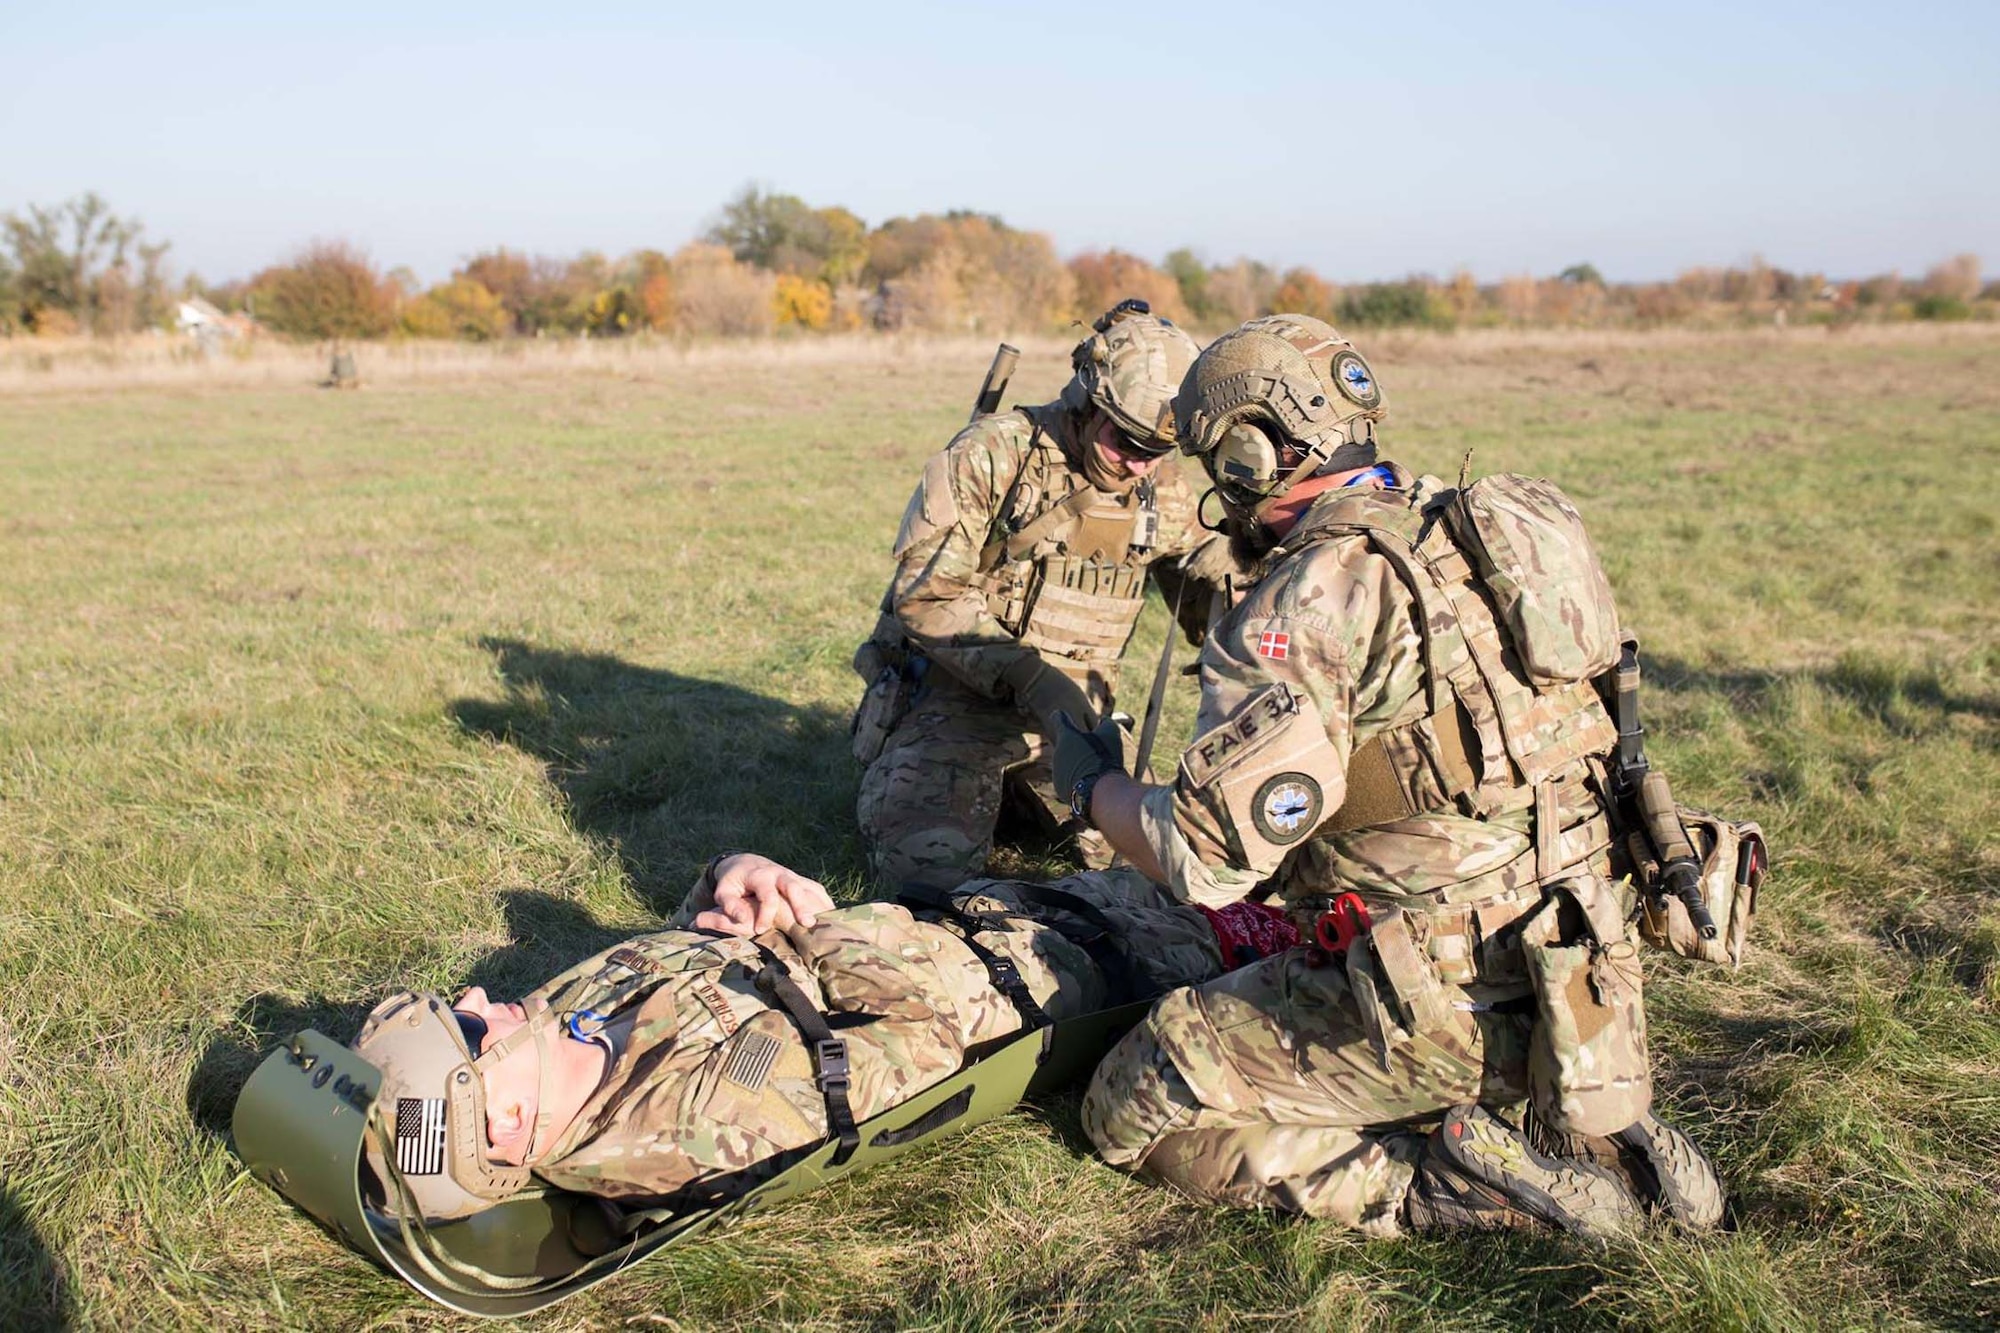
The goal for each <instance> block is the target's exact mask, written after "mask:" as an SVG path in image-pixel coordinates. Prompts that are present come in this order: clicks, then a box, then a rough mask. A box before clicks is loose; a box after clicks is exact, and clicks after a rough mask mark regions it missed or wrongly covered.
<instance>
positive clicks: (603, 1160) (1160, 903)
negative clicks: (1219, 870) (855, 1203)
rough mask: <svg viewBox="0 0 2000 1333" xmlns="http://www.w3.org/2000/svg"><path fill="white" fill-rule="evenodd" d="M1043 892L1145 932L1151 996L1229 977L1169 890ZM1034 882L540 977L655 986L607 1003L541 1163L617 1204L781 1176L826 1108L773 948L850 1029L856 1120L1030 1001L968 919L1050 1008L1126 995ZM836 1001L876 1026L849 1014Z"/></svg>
mask: <svg viewBox="0 0 2000 1333" xmlns="http://www.w3.org/2000/svg"><path fill="white" fill-rule="evenodd" d="M1049 887H1050V888H1053V889H1056V890H1059V891H1063V892H1067V893H1068V894H1071V895H1074V896H1075V897H1077V898H1080V899H1082V900H1084V901H1085V902H1087V903H1089V904H1091V905H1093V906H1095V907H1096V908H1098V909H1099V910H1100V911H1101V912H1102V914H1103V916H1104V917H1105V918H1108V921H1109V924H1110V925H1111V926H1112V927H1114V935H1115V938H1116V939H1118V940H1133V941H1144V942H1145V947H1144V948H1143V949H1135V950H1130V951H1126V950H1123V949H1120V950H1119V951H1118V954H1117V956H1118V957H1120V958H1123V959H1124V960H1125V962H1124V963H1122V964H1121V967H1129V968H1130V969H1131V971H1130V973H1129V976H1130V979H1131V980H1132V981H1133V982H1134V983H1135V984H1137V985H1138V986H1140V987H1142V988H1144V989H1145V990H1146V991H1148V992H1157V991H1160V990H1165V989H1169V988H1171V987H1174V986H1180V985H1186V984H1189V983H1192V982H1196V981H1200V980H1203V979H1206V978H1208V977H1211V976H1214V975H1216V974H1218V973H1219V972H1220V971H1221V968H1222V959H1221V954H1220V952H1219V948H1218V945H1217V940H1216V934H1215V932H1214V930H1212V929H1211V928H1210V926H1209V924H1208V921H1207V919H1206V918H1205V917H1204V916H1203V914H1202V913H1200V912H1198V911H1196V910H1195V909H1193V908H1189V907H1185V906H1180V905H1177V904H1175V903H1173V902H1172V901H1171V900H1170V899H1169V898H1168V897H1167V896H1166V895H1165V894H1163V893H1162V892H1161V891H1160V890H1159V889H1157V888H1156V887H1154V886H1153V885H1151V884H1149V883H1148V882H1147V881H1146V880H1145V879H1144V878H1143V877H1142V876H1140V875H1138V874H1137V873H1135V872H1132V871H1130V870H1116V871H1108V872H1089V873H1085V874H1081V875H1077V876H1075V877H1072V878H1070V879H1067V880H1063V881H1060V882H1058V883H1057V884H1055V885H1052V886H1049ZM1022 895H1023V890H1022V889H1020V888H1019V887H1018V886H1013V885H1009V884H1007V883H1005V882H1001V881H993V880H986V881H975V882H973V883H970V884H966V885H964V886H963V887H962V888H960V889H959V890H957V891H956V892H955V893H953V894H952V902H953V904H954V905H955V906H956V908H957V909H958V911H959V912H960V913H962V914H964V916H962V917H948V918H946V919H944V920H941V921H934V920H929V919H920V918H927V917H929V916H931V915H933V914H931V913H924V912H920V913H919V914H918V915H917V916H913V915H912V914H911V912H910V911H908V910H906V909H905V908H903V907H900V906H894V905H890V904H887V903H869V904H863V905H861V906H858V907H847V908H842V909H840V910H838V911H833V912H827V913H823V914H821V916H820V917H819V919H818V921H817V923H816V924H815V925H814V926H813V927H812V928H811V929H810V930H806V929H799V928H795V929H793V930H791V931H789V932H786V933H784V934H782V935H781V934H779V933H777V932H772V933H769V934H766V935H763V936H760V937H758V939H757V940H756V941H755V942H753V941H751V940H745V939H734V938H721V937H716V936H713V935H708V934H702V933H698V932H694V931H688V930H667V931H662V932H660V933H658V934H654V935H646V936H641V937H639V938H638V939H634V940H631V941H628V942H626V943H625V944H622V945H620V946H618V947H617V948H615V949H611V950H608V951H606V952H605V953H603V954H600V955H599V956H597V957H595V958H592V959H589V960H587V961H585V962H584V963H581V964H579V965H578V966H577V967H575V968H573V969H571V970H570V971H569V972H566V973H564V974H563V975H562V976H559V977H557V978H555V979H553V980H552V981H550V982H549V983H548V984H547V985H545V986H543V987H542V988H541V989H540V990H538V991H537V992H536V994H535V996H533V997H530V999H529V1000H528V1002H527V1003H528V1007H529V1008H530V1009H531V1010H533V1009H536V1008H538V1007H540V1006H539V1004H538V1001H541V1000H546V999H547V998H548V997H549V996H552V995H556V994H558V993H560V992H561V991H562V990H563V989H564V988H565V987H566V986H568V985H570V984H571V983H572V982H574V981H575V980H577V979H578V978H592V977H598V976H600V975H602V974H606V973H607V972H608V973H609V974H610V975H614V976H622V975H625V972H624V971H621V969H626V970H629V971H631V972H633V973H639V974H644V975H645V977H646V980H647V984H646V985H644V986H642V987H641V988H640V989H639V991H638V993H637V994H636V995H635V996H633V998H632V999H631V1000H630V1001H628V1002H627V1004H625V1005H624V1006H622V1007H621V1008H619V1009H618V1010H617V1012H614V1013H611V1014H606V1015H600V1016H599V1017H602V1018H603V1019H605V1020H606V1021H605V1025H604V1028H603V1039H604V1040H605V1041H606V1042H607V1043H608V1044H609V1045H610V1046H611V1048H612V1050H613V1051H614V1052H615V1055H614V1057H613V1058H612V1060H611V1062H610V1065H609V1067H608V1069H607V1071H606V1074H605V1078H604V1081H603V1084H602V1085H601V1086H600V1087H599V1089H598V1090H597V1092H596V1093H595V1095H593V1096H592V1098H591V1099H590V1100H589V1101H588V1102H587V1103H585V1105H584V1107H583V1108H582V1110H581V1112H580V1113H579V1114H578V1116H577V1118H576V1120H575V1121H574V1122H573V1123H572V1124H571V1126H570V1127H569V1128H568V1129H566V1130H565V1131H564V1132H563V1134H562V1135H561V1137H560V1138H559V1139H557V1140H556V1142H555V1143H554V1145H553V1146H552V1148H551V1150H550V1152H549V1155H548V1156H547V1157H546V1159H544V1160H543V1161H542V1162H541V1163H540V1164H538V1165H537V1166H536V1167H535V1172H536V1174H537V1175H539V1176H540V1177H542V1178H543V1179H545V1180H547V1181H549V1182H550V1183H552V1184H555V1185H558V1186H561V1187H563V1188H566V1189H572V1190H578V1191H582V1192H586V1193H593V1194H599V1195H604V1196H607V1197H612V1198H665V1197H670V1196H676V1195H680V1196H682V1197H684V1198H691V1197H712V1196H715V1195H724V1196H726V1195H727V1194H729V1193H731V1192H733V1191H738V1190H741V1189H745V1188H748V1187H749V1186H751V1185H754V1184H755V1183H756V1182H757V1181H758V1180H760V1179H762V1178H764V1177H765V1176H766V1175H768V1174H769V1173H770V1171H772V1170H775V1169H776V1167H777V1166H779V1165H781V1163H780V1162H778V1161H777V1160H775V1159H777V1158H779V1156H780V1155H781V1154H784V1153H786V1152H788V1151H789V1150H791V1149H796V1148H802V1147H806V1146H810V1145H813V1144H816V1143H818V1142H820V1141H822V1140H823V1139H824V1138H825V1136H826V1134H827V1113H826V1104H825V1102H824V1100H823V1099H822V1096H821V1093H820V1092H819V1091H818V1090H817V1089H816V1087H815V1085H814V1081H813V1069H812V1061H811V1057H810V1055H809V1053H808V1049H807V1046H806V1043H805V1041H804V1040H803V1039H802V1038H801V1036H800V1034H799V1031H798V1029H797V1027H795V1026H794V1024H793V1022H792V1020H791V1019H790V1018H789V1017H788V1016H787V1014H786V1013H785V1011H784V1010H783V1009H782V1008H779V1007H774V1006H773V1004H772V1002H771V1000H770V999H769V998H767V996H766V995H765V994H764V993H763V992H761V991H759V990H758V989H757V988H756V987H755V986H754V985H753V984H752V978H753V977H754V975H755V974H756V973H757V971H758V970H759V968H760V967H761V966H762V964H763V961H764V955H763V954H762V953H761V952H760V951H759V948H758V946H759V945H760V944H761V945H762V946H764V948H766V949H769V950H770V951H771V952H772V953H774V954H775V955H776V956H777V958H778V960H779V961H780V962H782V963H783V964H784V966H785V968H786V970H787V971H788V972H789V973H790V974H791V975H792V977H793V979H794V980H795V981H796V982H797V983H798V984H799V986H800V988H801V989H802V990H803V991H804V992H805V993H806V995H807V997H808V998H809V999H810V1000H811V1001H812V1002H813V1003H814V1004H815V1005H817V1006H818V1007H819V1008H820V1009H821V1010H822V1011H823V1012H825V1013H827V1014H828V1015H829V1016H831V1017H832V1020H833V1023H834V1026H835V1027H836V1028H838V1029H839V1030H840V1031H839V1035H840V1036H841V1037H842V1038H844V1039H845V1041H846V1043H847V1048H848V1057H849V1063H850V1066H851V1071H852V1074H851V1077H852V1084H851V1087H850V1090H849V1099H850V1104H851V1106H852V1109H853V1113H854V1115H855V1117H856V1119H857V1120H865V1119H866V1118H868V1117H869V1116H872V1115H875V1114H877V1113H878V1112H881V1111H883V1110H886V1109H888V1108H890V1107H893V1106H895V1105H897V1104H898V1103H900V1102H902V1101H904V1100H906V1099H908V1098H909V1097H911V1096H914V1095H915V1094H917V1093H918V1092H921V1091H922V1090H923V1089H925V1088H927V1087H930V1086H931V1085H933V1084H935V1083H937V1082H938V1081H939V1080H940V1079H943V1078H945V1077H946V1076H947V1075H949V1074H951V1073H953V1072H955V1071H956V1070H957V1069H959V1068H960V1067H961V1066H962V1064H963V1063H964V1060H965V1057H966V1053H967V1052H968V1051H969V1050H972V1049H973V1048H975V1047H977V1046H979V1045H980V1044H981V1043H984V1042H988V1041H991V1040H992V1039H994V1038H997V1037H1004V1036H1006V1035H1007V1034H1009V1033H1012V1032H1015V1031H1018V1030H1019V1029H1020V1027H1021V1022H1022V1020H1021V1017H1020V1014H1019V1013H1018V1011H1017V1010H1016V1008H1015V1006H1014V1005H1013V1004H1012V1003H1010V1002H1009V1000H1008V999H1007V998H1006V997H1005V996H1004V995H1002V994H1001V993H1000V992H999V991H997V990H996V989H995V988H994V985H993V982H992V979H991V974H990V973H989V971H988V969H987V967H986V965H985V963H983V962H982V961H981V960H980V958H979V957H977V956H976V955H975V953H974V951H973V949H971V948H969V947H968V946H967V944H966V942H965V939H966V937H967V935H968V933H969V934H970V936H971V938H972V939H973V940H974V941H975V942H976V943H977V944H979V945H982V946H984V947H985V948H986V949H987V950H990V951H992V952H993V953H996V954H999V955H1002V956H1004V957H1006V958H1008V959H1010V960H1012V962H1013V963H1014V965H1015V967H1016V968H1017V969H1018V971H1019V973H1020V975H1021V978H1022V979H1023V981H1024V982H1025V983H1026V985H1027V987H1028V989H1029V991H1030V992H1031V993H1032V995H1033V996H1034V998H1035V999H1036V1001H1037V1002H1039V1003H1040V1005H1041V1006H1042V1007H1043V1009H1044V1010H1045V1011H1046V1012H1047V1013H1048V1014H1049V1015H1050V1016H1051V1017H1052V1018H1057V1019H1061V1018H1067V1017H1072V1016H1075V1015H1079V1014H1084V1013H1090V1012H1093V1011H1096V1010H1101V1009H1103V1008H1106V1007H1108V1006H1109V1005H1111V1004H1113V1003H1117V1002H1119V1001H1120V1000H1122V998H1123V997H1122V996H1121V995H1118V994H1116V993H1114V989H1115V988H1114V985H1113V982H1112V981H1111V980H1110V979H1109V978H1107V977H1106V975H1105V965H1104V963H1103V962H1102V961H1101V959H1102V958H1103V957H1104V955H1103V954H1102V952H1101V949H1102V947H1103V946H1101V945H1098V944H1094V943H1093V944H1092V946H1091V948H1090V949H1087V948H1085V947H1083V946H1082V945H1081V944H1079V943H1078V942H1077V938H1081V937H1082V936H1083V935H1086V934H1091V935H1094V934H1096V933H1097V928H1096V927H1091V926H1089V925H1088V924H1087V923H1084V922H1082V921H1081V920H1080V919H1079V918H1078V917H1076V916H1073V915H1071V914H1070V913H1067V912H1064V911H1062V910H1059V909H1052V908H1050V907H1048V906H1045V905H1035V906H1029V905H1027V904H1026V903H1025V902H1024V901H1023V896H1022ZM968 918H969V919H971V921H972V922H974V923H975V924H976V929H975V928H972V927H971V926H969V925H968V924H967V919H968ZM1101 924H1102V923H1100V925H1101ZM1073 937H1077V938H1073ZM1091 949H1099V950H1100V952H1098V953H1093V952H1092V951H1091ZM841 1015H866V1016H867V1019H868V1021H865V1022H860V1023H856V1024H853V1025H852V1026H842V1023H841V1018H840V1016H841Z"/></svg>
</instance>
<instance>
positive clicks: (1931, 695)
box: [1644, 653, 2000, 735]
mask: <svg viewBox="0 0 2000 1333" xmlns="http://www.w3.org/2000/svg"><path fill="white" fill-rule="evenodd" d="M1644 666H1645V670H1646V678H1647V680H1648V681H1649V682H1650V683H1652V684H1655V685H1657V686H1659V687H1661V688H1663V689H1668V690H1674V691H1687V692H1697V693H1698V692H1708V693H1715V694H1721V695H1724V696H1725V697H1727V698H1728V699H1729V700H1730V701H1731V702H1732V703H1734V704H1736V705H1737V706H1738V707H1739V708H1747V709H1751V710H1755V709H1761V708H1763V707H1764V706H1765V705H1767V704H1768V703H1769V702H1770V698H1771V696H1772V695H1773V694H1774V693H1775V692H1776V691H1777V690H1779V689H1780V688H1782V687H1784V686H1785V685H1787V684H1789V683H1791V682H1794V681H1803V682H1806V683H1809V684H1812V685H1815V686H1817V687H1818V688H1820V689H1822V690H1824V691H1825V692H1826V693H1828V694H1830V695H1833V696H1835V697H1836V698H1840V699H1844V700H1846V701H1848V702H1849V703H1851V704H1853V705H1854V706H1855V708H1856V709H1858V710H1859V711H1860V712H1861V713H1863V714H1864V715H1866V716H1867V717H1869V718H1870V719H1872V720H1873V721H1875V722H1877V723H1878V724H1880V725H1881V726H1883V727H1885V728H1887V729H1888V730H1889V731H1891V732H1893V733H1895V734H1897V735H1909V734H1911V733H1912V726H1911V722H1910V719H1909V717H1908V716H1907V715H1906V712H1905V710H1906V708H1910V707H1915V708H1920V709H1934V710H1936V711H1938V712H1941V713H1970V714H1972V715H1973V716H1974V717H1980V718H1986V719H1994V718H2000V699H1994V698H1991V697H1987V696H1983V695H1977V694H1968V693H1964V692H1962V691H1959V690H1957V689H1954V688H1953V687H1952V686H1951V685H1950V684H1949V683H1948V682H1947V680H1946V677H1945V674H1944V673H1943V672H1942V671H1940V670H1939V669H1938V668H1937V667H1935V666H1921V667H1919V666H1909V665H1905V664H1901V663H1896V662H1890V661H1886V660H1880V659H1876V658H1872V657H1861V656H1850V657H1845V658H1842V659H1841V660H1840V661H1839V662H1836V663H1834V664H1833V665H1832V666H1824V667H1800V668H1796V669H1793V670H1789V671H1756V670H1729V669H1723V670H1716V669H1713V668H1709V667H1698V666H1695V665H1694V664H1693V663H1691V662H1688V661H1685V660H1683V659H1681V658H1676V657H1671V656H1666V655H1662V654H1657V653H1647V654H1645V655H1644Z"/></svg>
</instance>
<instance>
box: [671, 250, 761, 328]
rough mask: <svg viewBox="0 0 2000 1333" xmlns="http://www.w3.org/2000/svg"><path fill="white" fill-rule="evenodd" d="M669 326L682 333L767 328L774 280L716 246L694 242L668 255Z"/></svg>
mask: <svg viewBox="0 0 2000 1333" xmlns="http://www.w3.org/2000/svg"><path fill="white" fill-rule="evenodd" d="M673 284H674V297H673V301H674V314H673V323H674V328H675V329H676V330H679V331H681V332H684V333H707V334H750V333H769V332H770V331H771V323H772V321H773V320H774V319H775V318H776V314H777V312H776V310H775V308H774V307H775V304H776V302H775V292H776V281H775V279H774V278H773V276H772V275H771V274H770V273H766V272H762V271H760V270H758V269H756V268H753V267H751V266H750V265H748V264H743V263H739V262H738V261H737V259H736V256H734V255H732V254H731V253H730V252H729V251H728V249H727V248H725V247H723V246H720V245H704V244H702V243H700V242H696V243H695V244H692V245H686V246H682V247H681V249H680V250H679V251H677V252H676V253H675V254H674V260H673Z"/></svg>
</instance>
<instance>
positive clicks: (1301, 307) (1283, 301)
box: [1271, 266, 1340, 324]
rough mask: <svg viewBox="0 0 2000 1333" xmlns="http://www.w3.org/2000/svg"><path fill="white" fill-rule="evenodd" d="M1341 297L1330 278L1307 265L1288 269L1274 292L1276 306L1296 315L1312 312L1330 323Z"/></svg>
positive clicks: (1274, 304)
mask: <svg viewBox="0 0 2000 1333" xmlns="http://www.w3.org/2000/svg"><path fill="white" fill-rule="evenodd" d="M1339 300H1340V293H1339V292H1337V291H1335V290H1334V289H1333V287H1332V286H1331V285H1330V284H1329V283H1328V282H1327V281H1326V279H1324V278H1322V277H1320V275H1319V274H1317V273H1315V272H1313V271H1312V270H1311V269H1309V268H1306V267H1304V266H1300V267H1298V268H1293V269H1287V270H1286V271H1285V276H1284V277H1283V278H1282V279H1280V280H1279V282H1278V290H1277V291H1275V292H1273V293H1272V294H1271V305H1272V308H1273V309H1275V310H1282V311H1286V312H1287V313H1290V314H1294V315H1311V316H1312V317H1313V318H1314V319H1323V320H1325V321H1327V322H1328V323H1329V324H1330V323H1332V322H1333V317H1334V315H1335V313H1336V311H1335V306H1336V304H1337V303H1338V302H1339Z"/></svg>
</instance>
